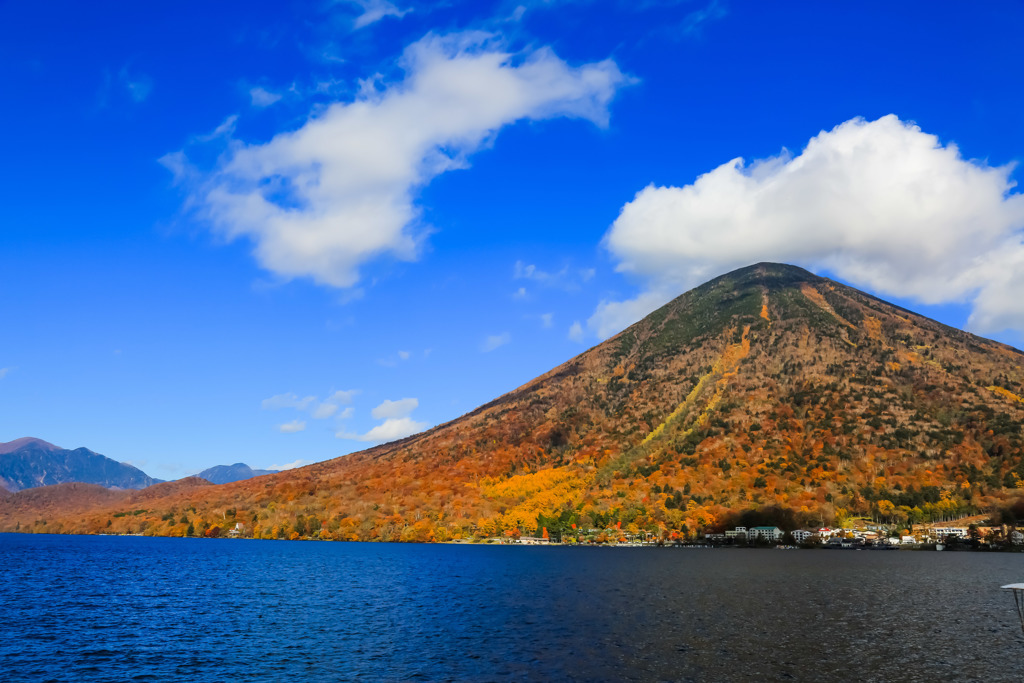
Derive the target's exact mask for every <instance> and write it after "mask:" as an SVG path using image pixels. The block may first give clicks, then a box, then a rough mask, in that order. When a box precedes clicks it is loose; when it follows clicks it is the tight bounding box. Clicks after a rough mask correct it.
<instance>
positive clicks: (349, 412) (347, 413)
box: [338, 406, 356, 420]
mask: <svg viewBox="0 0 1024 683" xmlns="http://www.w3.org/2000/svg"><path fill="white" fill-rule="evenodd" d="M355 412H356V409H355V408H353V407H352V406H349V407H347V408H345V409H344V410H343V411H341V412H340V413H338V419H339V420H347V419H349V418H350V417H352V416H353V415H354V414H355Z"/></svg>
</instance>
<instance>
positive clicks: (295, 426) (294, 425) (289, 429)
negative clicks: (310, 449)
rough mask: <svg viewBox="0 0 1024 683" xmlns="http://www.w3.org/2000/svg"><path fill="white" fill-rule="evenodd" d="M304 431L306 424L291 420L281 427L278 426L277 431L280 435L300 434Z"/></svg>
mask: <svg viewBox="0 0 1024 683" xmlns="http://www.w3.org/2000/svg"><path fill="white" fill-rule="evenodd" d="M305 429H306V423H305V422H303V421H302V420H292V421H291V422H285V423H284V424H283V425H279V426H278V430H279V431H280V432H281V433H282V434H294V433H296V432H301V431H304V430H305Z"/></svg>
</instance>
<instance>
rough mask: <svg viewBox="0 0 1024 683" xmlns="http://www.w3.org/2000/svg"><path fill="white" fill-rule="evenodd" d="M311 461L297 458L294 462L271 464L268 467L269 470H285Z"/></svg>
mask: <svg viewBox="0 0 1024 683" xmlns="http://www.w3.org/2000/svg"><path fill="white" fill-rule="evenodd" d="M310 462H311V461H309V460H295V461H293V462H286V463H284V464H283V465H270V466H268V467H267V469H268V470H277V471H279V472H283V471H284V470H293V469H295V468H296V467H302V466H303V465H308V464H309V463H310Z"/></svg>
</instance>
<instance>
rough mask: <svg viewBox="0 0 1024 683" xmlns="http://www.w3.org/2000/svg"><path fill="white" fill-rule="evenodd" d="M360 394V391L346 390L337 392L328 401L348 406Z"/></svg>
mask: <svg viewBox="0 0 1024 683" xmlns="http://www.w3.org/2000/svg"><path fill="white" fill-rule="evenodd" d="M358 393H359V390H358V389H345V390H343V391H335V392H334V393H333V394H331V395H330V396H328V397H327V399H326V400H327V401H329V402H331V403H338V404H340V405H343V406H345V405H348V404H350V403H352V399H354V398H355V397H356V394H358Z"/></svg>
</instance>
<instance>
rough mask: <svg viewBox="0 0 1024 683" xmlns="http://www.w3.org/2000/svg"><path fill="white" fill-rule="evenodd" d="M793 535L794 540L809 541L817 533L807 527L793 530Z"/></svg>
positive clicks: (799, 541)
mask: <svg viewBox="0 0 1024 683" xmlns="http://www.w3.org/2000/svg"><path fill="white" fill-rule="evenodd" d="M791 535H792V536H793V540H794V541H796V542H797V543H807V542H808V541H810V540H811V538H813V537H814V536H816V535H817V534H816V533H815V532H813V531H808V530H807V529H797V530H796V531H793V532H791Z"/></svg>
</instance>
